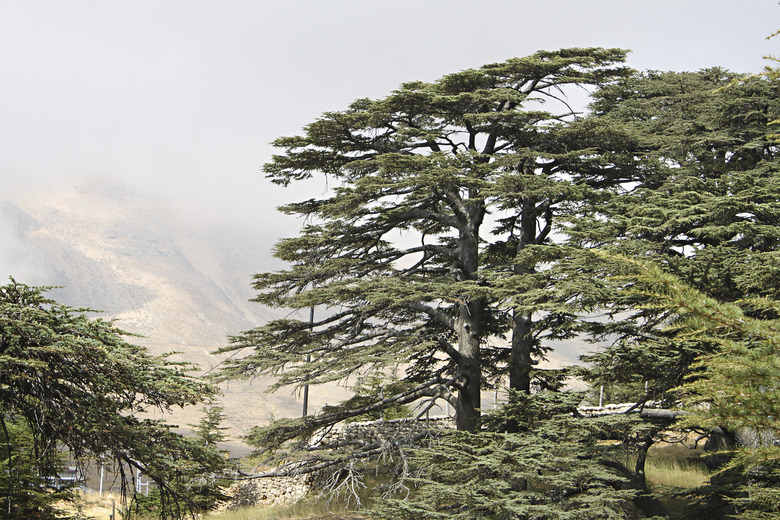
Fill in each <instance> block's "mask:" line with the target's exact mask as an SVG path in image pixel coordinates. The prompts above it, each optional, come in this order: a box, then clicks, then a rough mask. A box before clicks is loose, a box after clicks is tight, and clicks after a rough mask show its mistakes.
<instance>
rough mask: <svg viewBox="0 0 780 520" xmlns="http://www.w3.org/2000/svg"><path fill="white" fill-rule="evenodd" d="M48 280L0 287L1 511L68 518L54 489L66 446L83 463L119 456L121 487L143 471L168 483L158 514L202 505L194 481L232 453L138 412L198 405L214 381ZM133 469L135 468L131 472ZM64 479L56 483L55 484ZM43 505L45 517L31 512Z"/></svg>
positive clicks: (179, 513) (0, 514)
mask: <svg viewBox="0 0 780 520" xmlns="http://www.w3.org/2000/svg"><path fill="white" fill-rule="evenodd" d="M46 290H47V289H46V288H45V287H44V288H42V287H30V286H27V285H24V284H20V283H16V282H15V281H13V280H11V282H10V283H9V284H7V285H5V286H2V287H0V441H2V446H0V469H2V470H4V471H2V476H1V477H0V518H7V519H9V520H10V519H17V518H41V519H45V518H61V517H62V515H63V513H62V511H59V508H58V507H57V505H56V504H55V502H54V501H55V500H59V499H62V498H65V499H68V498H72V493H73V490H72V489H67V488H66V489H62V490H61V491H60V492H58V493H50V490H51V488H52V486H53V485H54V483H56V482H57V479H56V478H57V474H58V471H59V470H60V469H62V468H61V464H62V461H61V456H60V455H61V451H62V450H63V449H67V450H68V455H69V457H71V458H73V459H74V460H76V461H79V462H80V464H86V463H87V461H88V460H89V459H91V458H95V457H100V456H105V457H106V458H107V459H108V460H113V461H116V463H117V465H118V467H119V471H120V475H121V478H122V487H123V489H125V484H126V483H127V482H128V481H129V480H130V479H132V478H133V477H132V476H131V475H130V474H128V473H129V472H132V473H133V474H134V473H135V471H136V470H140V471H141V472H142V473H143V474H144V476H145V477H146V478H149V479H151V480H152V481H154V483H155V484H156V486H157V488H158V489H159V491H160V494H161V498H162V504H161V509H160V510H159V511H158V513H159V516H160V517H169V518H174V517H175V518H180V517H183V516H184V515H185V514H186V513H188V512H190V511H193V510H194V509H196V508H195V507H193V506H194V504H192V503H191V502H190V501H189V490H188V485H189V484H190V483H191V481H192V479H193V478H196V477H197V476H198V475H199V474H202V473H207V472H214V471H219V470H220V469H221V468H222V467H224V459H223V458H222V457H221V456H220V455H219V454H218V453H216V452H214V451H212V450H208V449H205V448H204V447H203V446H202V445H201V444H200V443H198V442H197V441H196V440H195V439H192V438H185V437H183V436H181V435H179V434H177V433H175V432H174V431H173V430H172V427H171V426H170V425H167V424H165V423H164V422H163V421H160V420H152V419H143V418H141V417H139V416H138V414H139V413H140V412H144V411H147V410H155V409H156V410H160V411H167V410H170V409H171V408H172V407H174V406H185V405H187V404H196V403H198V402H201V401H202V400H203V399H207V398H208V397H209V396H211V395H214V393H215V391H216V390H215V388H214V387H213V386H212V385H210V384H207V383H205V382H202V381H199V380H197V379H196V378H194V377H192V376H191V375H189V374H188V370H189V366H188V365H186V364H181V363H176V362H173V361H170V360H168V359H166V358H165V357H154V356H151V355H149V354H148V353H147V352H146V350H145V349H144V348H143V347H139V346H137V345H133V344H130V343H127V342H126V341H125V340H124V339H123V335H124V333H123V332H122V331H121V330H120V329H117V328H116V327H115V326H114V325H113V324H112V323H110V322H107V321H104V320H100V319H91V318H90V317H89V316H88V315H87V314H86V313H87V310H86V309H74V308H71V307H67V306H64V305H60V304H58V303H57V302H55V301H53V300H51V299H49V298H47V297H46V296H45V292H46ZM133 476H134V475H133ZM55 487H56V486H55ZM32 510H35V511H36V515H37V516H32V513H29V512H30V511H32Z"/></svg>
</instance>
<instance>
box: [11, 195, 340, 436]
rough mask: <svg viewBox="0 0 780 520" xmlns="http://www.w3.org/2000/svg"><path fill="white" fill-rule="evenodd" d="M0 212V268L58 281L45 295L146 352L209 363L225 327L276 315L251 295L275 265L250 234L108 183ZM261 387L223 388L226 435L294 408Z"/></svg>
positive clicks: (188, 418)
mask: <svg viewBox="0 0 780 520" xmlns="http://www.w3.org/2000/svg"><path fill="white" fill-rule="evenodd" d="M0 217H2V218H0V221H2V223H0V231H2V234H3V235H4V246H3V250H2V254H1V255H0V269H2V271H5V272H2V273H0V275H2V276H3V277H7V276H9V275H11V276H14V277H15V278H16V279H17V281H19V282H24V283H30V284H46V285H55V286H60V288H57V289H54V290H52V291H51V293H50V295H51V296H52V297H53V298H54V299H56V300H58V301H60V302H62V303H66V304H68V305H72V306H78V307H89V308H91V309H96V310H101V311H103V312H104V314H103V315H102V317H104V318H112V319H116V320H117V325H118V326H119V327H120V328H122V329H124V330H126V331H128V332H131V333H133V334H139V335H141V337H138V338H131V341H132V342H134V343H137V344H141V345H145V346H147V347H148V348H149V349H150V350H151V351H152V352H153V353H155V354H161V353H164V352H170V351H178V352H181V354H180V355H178V356H176V357H177V358H179V359H183V360H187V361H191V362H195V363H197V364H199V365H200V366H202V367H204V369H206V370H208V369H210V368H212V367H214V366H216V365H217V364H218V363H219V362H220V358H218V357H216V356H213V355H211V354H210V352H212V351H213V350H214V349H216V348H218V347H219V346H222V345H224V344H226V342H227V337H228V335H231V334H236V333H238V332H240V331H243V330H246V329H249V328H251V327H253V326H256V325H258V324H261V323H264V322H265V321H267V320H269V319H272V318H274V317H278V316H283V315H286V312H285V311H274V310H271V309H268V308H264V307H262V306H260V305H258V304H256V303H252V302H250V301H249V300H250V298H251V297H252V296H253V290H252V288H251V275H252V274H253V273H255V272H258V271H262V270H268V269H272V268H273V264H272V263H271V262H272V261H271V259H270V253H269V251H270V247H271V244H268V243H262V242H263V240H262V238H261V237H260V235H261V233H260V232H254V233H253V232H252V231H251V230H248V229H235V228H226V227H208V226H203V225H202V224H199V223H193V222H192V221H190V220H188V219H187V218H186V216H183V215H181V214H176V213H174V212H173V211H171V210H169V209H167V208H166V207H164V206H163V205H161V204H159V203H155V202H154V201H151V200H149V199H145V198H142V197H137V196H134V195H132V194H129V193H127V192H126V191H125V190H124V189H122V188H121V187H117V186H97V185H92V186H81V187H74V188H69V189H63V190H58V191H56V192H37V193H30V194H27V195H25V196H23V197H18V198H16V199H15V200H13V201H10V200H6V201H0ZM267 385H268V380H266V379H262V378H259V379H257V380H255V381H251V382H243V381H239V382H234V383H231V384H230V385H225V386H224V392H225V395H224V397H223V398H222V400H221V404H222V405H224V406H225V408H226V414H227V415H228V416H229V418H230V419H229V421H228V424H227V426H229V427H230V431H229V433H230V434H231V435H232V436H233V437H235V436H237V435H238V434H240V433H243V432H245V431H246V430H247V429H248V428H249V427H251V426H254V425H257V424H263V423H266V422H267V421H268V420H270V418H271V417H284V416H294V415H297V414H298V413H300V406H301V405H300V403H299V400H298V399H297V398H295V397H294V396H291V395H289V393H288V392H280V393H278V394H273V395H270V394H264V393H263V390H264V389H265V388H266V387H267ZM341 395H343V391H341V389H328V390H325V391H324V392H318V393H316V394H315V393H313V395H312V398H311V403H312V406H313V407H315V408H316V407H319V406H321V405H322V404H324V403H326V402H328V401H330V402H331V403H332V402H334V401H335V400H336V399H338V398H340V396H341ZM199 416H200V410H199V409H194V410H185V411H184V412H183V413H182V412H179V413H176V414H175V415H174V416H173V417H172V418H170V417H169V420H171V422H173V423H176V424H181V425H186V424H191V423H195V422H197V421H198V419H199Z"/></svg>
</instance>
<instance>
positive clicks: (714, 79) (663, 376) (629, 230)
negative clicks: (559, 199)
mask: <svg viewBox="0 0 780 520" xmlns="http://www.w3.org/2000/svg"><path fill="white" fill-rule="evenodd" d="M735 77H737V76H736V75H734V74H731V73H728V72H725V71H723V70H721V69H710V70H705V71H701V72H698V73H672V72H670V73H658V72H651V73H644V74H640V75H637V76H635V77H633V78H629V79H627V80H625V81H622V82H620V83H619V84H616V85H614V86H609V87H607V88H604V89H601V90H600V91H599V92H598V93H596V95H595V101H594V103H593V105H592V107H593V116H592V117H591V118H590V120H589V121H587V122H583V123H584V124H585V125H589V126H600V127H609V128H610V133H612V134H616V135H621V136H623V137H622V139H620V140H619V141H618V140H612V141H611V142H612V144H611V146H610V147H609V148H608V149H604V152H603V154H602V157H603V164H605V165H606V166H605V167H608V168H610V169H622V170H624V172H625V173H624V174H623V175H622V176H621V177H623V178H627V179H628V178H630V179H631V181H630V182H628V183H624V184H622V186H619V187H618V189H617V190H614V191H613V192H612V194H611V195H610V196H609V197H607V198H605V200H603V201H602V202H601V203H599V204H598V205H592V206H591V208H590V213H589V216H588V217H586V216H584V215H583V214H579V215H578V216H577V217H576V218H575V219H572V222H571V226H569V227H568V228H567V232H568V233H569V234H570V236H571V237H573V241H574V242H575V243H577V244H579V245H584V246H586V247H593V246H597V247H599V248H602V249H603V248H608V249H610V250H612V251H617V252H619V253H621V254H624V255H626V256H629V257H643V258H646V259H652V260H653V261H655V262H657V263H658V264H659V265H661V266H662V267H663V268H664V269H666V270H667V271H668V272H670V273H673V274H675V275H677V276H679V277H680V278H681V279H682V280H683V281H684V282H686V283H688V284H690V285H691V286H694V287H696V288H697V289H699V290H701V291H703V292H704V293H705V294H708V295H710V296H712V297H714V298H717V299H718V300H720V301H724V302H736V301H738V300H740V299H743V298H746V297H761V296H770V297H775V296H776V295H777V294H778V288H779V287H780V286H778V283H777V278H776V276H775V274H776V267H775V266H776V261H777V248H778V245H780V231H779V230H780V227H778V224H780V174H778V166H780V164H779V163H778V153H779V152H780V148H779V147H778V145H777V143H776V142H775V141H774V140H773V139H772V137H771V133H772V131H773V130H772V129H771V127H770V126H769V125H768V123H770V122H771V121H772V120H774V119H776V118H777V117H778V115H779V114H780V102H778V99H779V98H778V94H780V90H779V89H780V84H778V83H777V81H775V80H769V79H766V78H753V79H750V80H747V81H744V82H742V83H740V84H735V85H732V80H733V79H734V78H735ZM729 85H731V86H730V87H729V88H725V87H727V86H729ZM605 193H606V192H605ZM584 264H585V262H583V260H582V259H581V258H579V259H577V260H576V261H575V262H572V264H571V265H569V266H568V267H571V270H570V272H574V271H577V270H579V271H580V272H581V273H583V275H584V276H586V277H587V281H588V287H587V288H586V289H585V290H583V291H582V293H581V295H580V298H581V299H582V300H583V301H589V302H591V303H592V304H594V305H596V306H597V305H598V302H599V301H601V302H603V303H604V306H603V308H604V309H606V310H607V311H608V312H609V314H610V315H611V316H612V317H613V319H612V320H606V321H605V320H602V321H595V320H593V321H592V323H591V328H592V331H593V333H594V334H596V335H597V336H598V337H602V338H606V337H611V338H613V339H614V338H617V341H615V343H614V344H613V346H612V347H611V348H609V349H606V350H605V351H603V352H602V353H600V354H596V355H594V356H592V357H590V358H589V360H590V361H591V362H593V363H594V364H595V366H596V370H595V371H593V372H592V375H593V376H594V377H596V378H598V379H599V380H600V381H601V382H604V383H622V384H627V383H635V384H636V386H637V388H638V389H640V390H639V392H638V395H637V396H636V397H637V399H640V400H644V399H650V400H663V399H668V400H669V401H674V400H675V399H676V396H675V394H673V393H672V394H669V393H668V391H669V390H670V389H672V388H675V387H677V386H679V385H680V384H682V382H683V379H684V377H685V375H686V374H687V373H689V371H690V367H691V365H692V363H693V362H694V360H695V359H696V358H697V357H698V356H699V355H702V354H705V353H711V352H714V350H715V349H717V346H716V345H714V344H712V343H711V342H708V341H706V340H702V339H696V340H690V341H680V339H679V338H676V339H673V338H672V336H671V335H670V334H668V333H667V332H664V330H663V324H664V323H665V320H666V319H667V318H668V311H666V310H664V309H656V308H652V309H648V308H643V305H642V304H643V300H642V298H641V297H639V296H637V295H636V294H629V295H626V294H625V293H621V292H613V291H611V290H610V288H609V282H606V278H605V275H609V274H616V273H620V271H621V269H623V268H624V267H623V266H621V265H620V264H619V263H618V264H614V263H613V264H610V262H609V261H600V260H597V259H592V260H591V266H592V269H583V265H584ZM602 282H604V283H602ZM616 286H617V287H618V288H619V287H620V286H621V283H617V284H616ZM746 311H748V312H749V310H748V309H746ZM644 382H647V383H648V385H647V389H648V391H647V394H645V392H644V390H643V388H644V385H643V384H641V383H644Z"/></svg>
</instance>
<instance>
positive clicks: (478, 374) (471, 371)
mask: <svg viewBox="0 0 780 520" xmlns="http://www.w3.org/2000/svg"><path fill="white" fill-rule="evenodd" d="M481 307H482V306H481V305H480V304H479V303H470V304H464V305H461V307H460V312H459V315H458V319H457V321H456V323H455V329H456V331H457V333H458V350H459V351H460V354H461V359H460V363H459V372H460V374H459V375H460V378H459V379H460V380H461V381H462V384H461V385H460V387H459V388H458V400H457V403H456V405H455V425H456V427H457V428H458V430H463V431H469V432H473V431H476V430H478V429H479V426H480V408H481V403H480V390H481V387H482V360H481V353H480V344H479V343H480V321H481V318H482V316H481V314H482V308H481Z"/></svg>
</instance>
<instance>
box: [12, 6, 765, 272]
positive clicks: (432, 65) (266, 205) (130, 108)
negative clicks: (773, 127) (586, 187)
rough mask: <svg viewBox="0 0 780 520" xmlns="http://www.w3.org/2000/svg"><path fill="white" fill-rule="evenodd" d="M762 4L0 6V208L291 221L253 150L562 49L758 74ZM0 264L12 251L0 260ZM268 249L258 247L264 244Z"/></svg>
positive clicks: (271, 223) (299, 192)
mask: <svg viewBox="0 0 780 520" xmlns="http://www.w3.org/2000/svg"><path fill="white" fill-rule="evenodd" d="M778 15H780V7H778V5H777V2H776V1H774V0H752V1H750V2H734V1H733V0H721V1H713V0H701V1H693V0H686V1H684V2H680V1H677V0H675V1H664V0H655V1H653V2H639V1H634V2H627V1H626V0H590V1H587V2H584V1H582V0H548V1H546V2H530V1H518V0H506V1H501V0H484V1H480V2H473V1H468V2H467V1H460V0H424V1H419V0H415V1H412V0H393V1H389V0H386V1H381V0H376V1H366V0H336V1H330V0H329V1H327V2H326V1H322V0H305V1H302V0H298V1H295V0H293V1H285V2H266V1H257V0H223V1H219V2H217V1H199V0H163V1H160V0H114V1H111V2H107V1H105V0H68V1H67V2H64V1H62V0H36V1H35V2H13V1H6V2H2V3H0V63H1V64H2V79H1V80H0V114H2V117H0V157H2V162H0V180H2V186H3V188H2V191H1V192H0V199H10V200H13V198H14V197H15V196H16V194H17V193H19V192H34V191H35V190H39V189H43V188H47V189H52V188H53V189H56V187H57V186H64V185H69V184H72V183H78V182H83V181H84V180H85V179H89V181H90V182H100V181H101V180H109V179H110V180H112V181H113V182H121V183H123V184H125V185H126V186H128V188H130V189H132V190H135V191H136V192H138V193H142V194H144V195H145V196H149V197H154V198H157V199H159V200H161V201H164V202H165V203H166V204H168V205H169V206H170V207H171V208H174V209H175V210H176V211H180V212H182V214H186V215H192V216H197V217H198V218H200V219H202V220H204V221H213V222H225V223H229V224H231V225H241V226H244V227H246V228H247V229H253V230H255V231H264V230H265V231H266V234H267V235H268V236H269V240H270V241H273V239H274V238H275V237H276V236H279V235H284V234H287V235H289V234H290V233H292V232H294V230H295V229H296V226H297V223H296V222H294V221H292V220H290V219H282V218H281V217H280V216H279V215H278V213H276V212H275V210H274V208H275V207H276V206H278V205H279V204H281V203H283V202H285V201H292V200H296V199H299V198H301V197H302V196H304V194H306V195H310V194H319V193H321V192H322V190H324V189H325V185H324V183H314V184H313V185H312V186H308V187H305V188H298V187H293V188H290V189H287V190H283V189H281V188H278V187H275V186H273V185H271V184H270V183H268V182H266V181H265V180H264V179H263V176H262V174H261V173H260V167H261V165H262V164H263V163H264V162H266V161H268V160H269V159H270V157H271V154H272V153H273V150H272V148H271V147H270V146H269V142H270V141H272V140H273V139H274V138H276V137H278V136H282V135H291V134H295V133H297V132H299V131H300V129H301V128H302V127H303V126H304V125H305V124H306V123H308V122H310V121H312V120H314V119H315V118H316V117H317V116H318V115H319V114H320V113H322V112H324V111H327V110H337V109H340V108H344V107H345V106H346V105H347V104H348V103H349V102H350V101H352V100H353V99H355V98H358V97H380V96H383V95H385V94H387V93H388V92H390V91H391V90H393V89H394V88H396V87H397V86H398V85H399V84H400V83H402V82H405V81H411V80H418V79H419V80H434V79H436V78H438V77H440V76H441V75H443V74H446V73H448V72H452V71H457V70H462V69H465V68H470V67H478V66H480V65H482V64H484V63H490V62H497V61H502V60H505V59H507V58H510V57H512V56H522V55H527V54H530V53H532V52H534V51H536V50H538V49H556V48H561V47H569V46H609V47H612V46H617V47H623V48H629V49H632V50H633V53H632V54H631V57H630V60H629V65H631V66H633V67H635V68H642V69H644V68H651V69H675V70H696V69H699V68H703V67H708V66H714V65H720V66H724V67H726V68H730V69H732V70H736V71H740V72H756V71H759V70H760V69H761V68H762V67H763V65H764V62H763V60H762V57H763V56H764V55H766V54H770V53H772V52H773V50H774V49H775V48H777V47H778V43H780V41H775V40H769V41H767V40H766V39H765V36H767V35H769V34H771V33H772V32H773V31H774V30H775V29H777V28H778V27H780V23H778V20H780V16H778ZM0 233H2V234H3V238H4V239H5V243H6V246H4V247H5V250H4V251H3V252H2V255H0V258H3V259H7V258H10V257H13V256H18V255H19V254H21V253H20V252H19V251H18V250H17V249H14V246H11V245H10V242H11V237H10V235H9V234H8V231H7V229H5V228H4V227H0ZM269 247H270V244H269Z"/></svg>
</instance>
